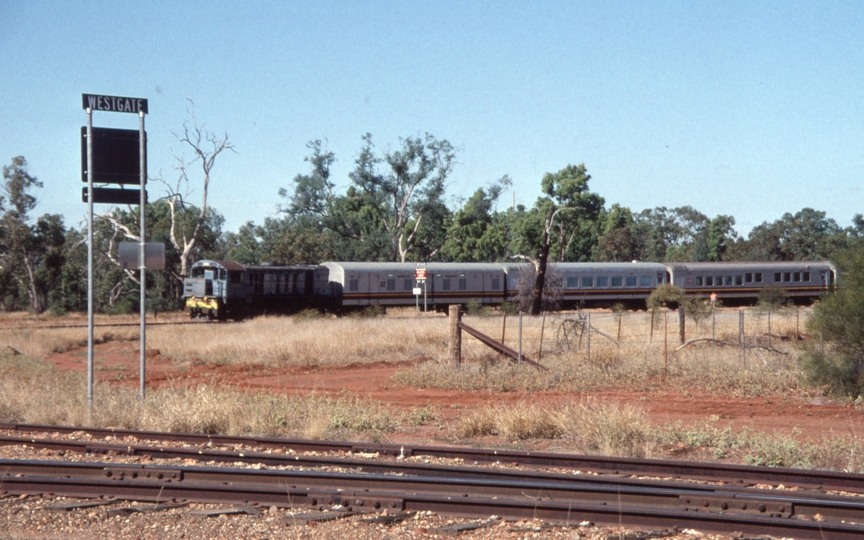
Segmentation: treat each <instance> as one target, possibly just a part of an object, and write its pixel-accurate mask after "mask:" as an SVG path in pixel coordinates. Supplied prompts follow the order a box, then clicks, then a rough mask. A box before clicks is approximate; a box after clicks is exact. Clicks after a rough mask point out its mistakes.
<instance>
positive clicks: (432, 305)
mask: <svg viewBox="0 0 864 540" xmlns="http://www.w3.org/2000/svg"><path fill="white" fill-rule="evenodd" d="M533 275H534V270H533V265H531V264H530V263H515V262H501V263H437V262H430V263H398V262H322V263H320V264H309V265H290V266H278V265H269V264H258V265H245V264H240V263H237V262H234V261H217V260H209V259H206V260H200V261H196V262H195V263H194V264H193V265H192V266H191V269H190V275H189V277H187V278H185V279H184V282H183V297H184V298H185V306H186V309H187V310H188V312H189V315H190V316H191V317H206V318H209V319H216V320H226V319H234V320H240V319H243V318H246V317H250V316H255V315H261V314H267V313H294V312H298V311H301V310H304V309H317V310H322V311H331V312H335V313H341V312H344V311H350V310H355V309H363V308H367V307H369V306H381V307H384V308H387V307H399V306H402V307H408V306H417V307H419V309H422V310H424V311H432V310H436V311H443V310H446V309H447V308H448V306H450V305H452V304H461V305H466V304H469V303H476V304H479V305H489V306H500V305H502V304H504V303H505V302H513V301H516V300H518V299H519V298H520V294H521V295H522V296H524V291H525V289H526V287H530V283H532V282H533ZM547 275H548V276H549V277H550V279H549V283H550V290H551V289H554V292H555V296H556V304H557V305H558V306H559V307H560V308H561V309H572V308H575V307H611V306H613V305H615V304H623V305H625V306H629V307H633V308H639V307H641V308H644V307H645V300H646V299H647V298H648V296H649V295H650V294H651V293H652V292H653V291H654V290H655V289H656V288H657V287H658V286H660V285H663V284H666V283H669V284H672V285H675V286H677V287H680V288H682V289H684V291H685V293H686V294H687V295H695V296H704V297H706V298H708V297H711V298H714V299H717V300H719V301H721V302H723V303H724V304H726V305H746V304H753V303H756V301H757V299H758V298H759V295H760V293H761V292H762V290H763V289H765V288H768V287H775V288H782V289H783V291H785V294H786V295H787V297H788V298H789V300H790V301H793V302H796V303H802V304H803V303H811V302H812V301H814V300H815V299H817V298H818V297H819V296H820V295H822V294H824V293H825V292H827V291H828V290H830V289H831V288H832V287H834V286H835V284H836V282H837V270H836V268H835V266H834V265H833V264H832V263H830V262H828V261H796V262H788V261H782V262H675V263H653V262H635V261H634V262H631V263H566V262H564V263H550V264H549V266H548V272H547Z"/></svg>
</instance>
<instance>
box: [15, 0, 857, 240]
mask: <svg viewBox="0 0 864 540" xmlns="http://www.w3.org/2000/svg"><path fill="white" fill-rule="evenodd" d="M0 66H2V68H3V73H4V82H3V84H2V85H0V103H2V105H0V126H2V127H0V162H2V163H3V164H4V165H7V164H9V163H10V162H11V159H12V157H13V156H17V155H23V156H25V157H26V158H27V160H28V161H29V163H30V169H29V170H30V172H31V174H33V175H34V176H36V177H38V178H39V179H40V180H41V181H42V182H43V183H44V186H45V187H44V189H42V190H39V193H37V195H38V197H39V199H40V204H39V206H38V207H37V209H36V214H42V213H45V212H52V213H61V214H63V215H64V216H65V217H66V222H67V224H68V225H72V226H76V227H77V226H79V224H80V222H81V220H83V219H85V217H86V207H85V205H84V204H83V203H82V202H81V198H80V193H81V187H82V186H83V184H82V183H81V181H80V167H81V164H80V143H79V132H80V126H83V125H85V123H86V114H85V112H84V111H83V110H82V108H81V94H82V93H94V94H107V95H119V96H132V97H143V98H147V99H148V100H149V115H148V116H147V117H146V126H147V131H148V139H149V143H148V144H149V146H148V159H149V161H148V166H149V171H150V175H151V176H159V175H161V176H163V177H164V178H165V179H166V180H169V181H170V180H172V179H174V178H175V177H176V172H175V170H174V166H175V163H176V161H175V159H174V155H175V154H179V153H183V152H185V155H186V156H187V158H191V155H190V154H189V152H188V151H185V150H184V149H183V147H182V145H181V144H180V143H178V142H177V139H176V138H175V137H174V135H173V134H172V132H174V133H177V132H179V130H181V129H182V125H183V122H184V120H186V119H187V118H188V117H187V107H188V101H187V99H192V100H194V103H195V111H196V115H197V117H198V119H199V121H202V122H203V123H204V125H205V128H206V129H209V130H211V131H213V132H215V133H219V134H224V133H227V134H228V135H229V137H230V140H231V142H232V143H233V144H234V145H235V147H236V153H231V154H224V155H222V156H220V158H219V159H218V161H217V163H216V166H215V168H214V170H213V177H212V183H211V199H210V203H211V204H212V205H213V206H214V207H215V208H216V209H217V210H219V211H220V212H221V213H222V214H223V215H224V216H225V218H226V223H225V229H226V230H236V229H237V228H238V227H239V226H240V225H241V224H243V223H244V222H246V221H248V220H253V221H255V222H257V223H261V222H263V220H264V218H265V217H268V216H271V217H272V216H275V215H276V210H277V205H278V204H279V202H280V199H279V197H278V190H279V188H280V187H290V186H291V185H292V183H291V179H292V178H293V177H294V176H295V175H296V174H298V173H302V172H306V171H307V170H308V164H306V163H305V162H304V161H303V158H304V157H305V156H306V155H307V154H308V150H307V148H306V142H307V141H310V140H313V139H322V140H326V148H327V149H329V150H331V151H333V152H334V153H335V154H336V158H337V162H336V164H335V167H334V170H333V172H334V179H335V180H336V182H337V183H338V184H340V185H343V186H344V185H345V184H347V181H348V177H347V175H348V172H349V171H350V170H351V168H352V165H353V161H354V159H355V157H356V156H357V153H358V152H359V150H360V148H361V137H362V135H363V134H364V133H367V132H369V133H371V134H372V136H373V141H374V142H375V143H376V145H377V146H378V147H379V148H382V149H387V148H395V147H397V146H398V145H399V138H400V137H407V136H417V135H421V134H423V133H425V132H429V133H431V134H433V135H434V136H436V137H438V138H443V139H447V140H449V141H450V142H451V143H452V144H454V145H455V146H456V147H457V148H458V149H459V159H458V161H459V163H458V165H457V167H456V169H455V171H454V173H453V175H452V177H451V179H452V184H451V186H450V188H449V193H450V194H451V195H452V196H453V197H455V198H459V197H461V198H467V197H468V196H470V195H471V193H473V192H474V191H475V190H476V189H477V188H479V187H483V186H485V185H488V184H489V183H491V182H493V181H495V180H496V179H498V178H500V177H501V176H503V175H505V174H507V175H509V176H510V177H511V178H512V180H513V182H514V185H513V192H512V193H507V194H506V195H505V196H504V198H503V199H502V201H501V203H500V204H501V205H502V206H503V205H509V204H510V203H511V201H512V199H513V197H515V199H516V201H517V203H523V204H526V205H531V204H533V202H534V200H535V199H536V198H537V196H538V195H539V194H540V191H539V185H540V179H541V178H542V176H543V174H544V173H546V172H554V171H558V170H559V169H561V168H563V167H564V166H566V165H567V164H571V163H572V164H578V163H585V165H586V167H587V169H588V172H589V174H591V176H592V180H591V184H590V185H591V189H592V190H593V191H595V192H597V193H599V194H600V195H602V196H603V197H604V198H605V199H606V204H607V206H610V205H611V204H613V203H619V204H621V205H624V206H628V207H630V208H631V209H633V210H634V211H639V210H642V209H644V208H653V207H655V206H667V207H675V206H682V205H690V206H693V207H695V208H696V209H698V210H700V211H701V212H703V213H705V214H707V215H708V216H709V217H713V216H715V215H717V214H729V215H732V216H734V217H735V218H736V220H737V226H736V229H737V230H738V231H739V233H743V234H745V235H746V233H748V232H749V231H750V229H752V228H753V227H754V226H756V225H758V224H760V223H762V222H763V221H773V220H775V219H777V218H779V217H780V216H781V215H782V214H783V213H784V212H793V213H794V212H797V211H798V210H800V209H801V208H804V207H812V208H816V209H817V210H823V211H826V212H827V213H828V216H829V217H832V218H834V219H836V220H837V221H838V222H839V223H840V224H841V225H843V226H845V225H848V224H849V223H850V221H851V218H852V216H853V215H854V214H855V213H862V212H864V204H862V200H864V192H862V190H861V185H862V183H864V182H862V180H864V99H862V98H864V3H861V2H857V1H850V2H830V1H828V2H792V1H777V2H759V1H747V2H736V1H728V0H724V1H719V2H711V1H700V2H672V1H653V2H651V1H645V2H637V1H626V2H616V1H608V2H600V1H596V2H576V1H563V2H553V1H548V2H505V1H495V2H445V1H441V2H411V1H408V2H347V1H346V2H321V1H319V2H299V1H295V2H288V1H286V2H263V1H246V2H221V1H208V2H138V3H132V2H109V1H106V2H96V1H87V0H76V1H75V2H60V1H47V2H46V1H33V0H28V1H19V0H5V1H3V2H2V3H0ZM94 125H95V126H102V127H120V128H129V129H135V128H137V127H138V119H137V117H136V116H134V115H129V114H118V113H107V112H101V113H99V112H97V113H95V114H94ZM154 192H155V193H154ZM162 194H163V190H162V187H161V186H160V185H158V184H155V183H153V184H151V186H150V199H151V200H153V199H154V198H156V197H158V196H160V195H162ZM199 199H200V191H196V192H195V193H193V194H192V197H191V201H192V202H193V203H196V204H197V203H198V201H199ZM455 202H456V201H455V200H454V203H455ZM100 210H101V211H105V210H107V208H106V207H104V206H97V212H98V211H100Z"/></svg>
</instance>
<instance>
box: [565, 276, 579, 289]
mask: <svg viewBox="0 0 864 540" xmlns="http://www.w3.org/2000/svg"><path fill="white" fill-rule="evenodd" d="M578 287H579V278H578V277H568V278H567V288H568V289H576V288H578Z"/></svg>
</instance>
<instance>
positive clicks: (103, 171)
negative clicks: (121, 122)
mask: <svg viewBox="0 0 864 540" xmlns="http://www.w3.org/2000/svg"><path fill="white" fill-rule="evenodd" d="M138 137H139V131H138V130H137V129H113V128H96V127H94V128H93V183H96V184H140V183H141V174H140V172H139V169H140V167H141V154H140V142H139V140H138ZM144 153H145V155H144V158H145V159H144V176H145V177H146V176H147V159H146V158H147V155H146V153H147V132H144ZM81 181H82V182H86V181H87V128H86V127H82V128H81Z"/></svg>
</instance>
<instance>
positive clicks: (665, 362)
mask: <svg viewBox="0 0 864 540" xmlns="http://www.w3.org/2000/svg"><path fill="white" fill-rule="evenodd" d="M668 330H669V312H668V311H666V310H665V309H664V310H663V378H666V375H667V374H668V372H669V343H668V335H669V332H668Z"/></svg>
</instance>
